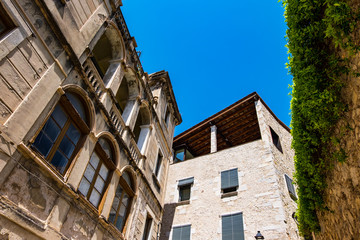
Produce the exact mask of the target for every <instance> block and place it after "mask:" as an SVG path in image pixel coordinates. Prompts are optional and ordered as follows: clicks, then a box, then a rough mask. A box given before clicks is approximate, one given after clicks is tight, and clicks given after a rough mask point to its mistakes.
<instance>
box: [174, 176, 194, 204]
mask: <svg viewBox="0 0 360 240" xmlns="http://www.w3.org/2000/svg"><path fill="white" fill-rule="evenodd" d="M193 183H194V178H193V177H191V178H186V179H182V180H180V181H179V184H178V187H179V202H182V201H187V200H190V195H191V186H192V184H193Z"/></svg>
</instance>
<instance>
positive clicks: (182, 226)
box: [171, 224, 191, 240]
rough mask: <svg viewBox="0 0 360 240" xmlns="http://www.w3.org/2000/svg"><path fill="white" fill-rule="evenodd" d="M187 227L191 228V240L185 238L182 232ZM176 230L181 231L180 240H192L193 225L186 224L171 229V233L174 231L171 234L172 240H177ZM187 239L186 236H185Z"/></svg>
mask: <svg viewBox="0 0 360 240" xmlns="http://www.w3.org/2000/svg"><path fill="white" fill-rule="evenodd" d="M186 227H189V234H190V235H189V238H183V237H182V231H183V229H184V228H186ZM175 229H180V231H181V232H180V240H190V239H191V224H185V225H181V226H173V227H172V229H171V231H172V234H171V239H172V240H175V239H174V233H175V231H174V230H175ZM185 237H186V236H185Z"/></svg>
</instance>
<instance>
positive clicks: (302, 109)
mask: <svg viewBox="0 0 360 240" xmlns="http://www.w3.org/2000/svg"><path fill="white" fill-rule="evenodd" d="M282 2H283V6H284V7H285V18H286V22H287V25H288V30H287V38H288V45H287V47H288V49H289V53H290V56H289V63H288V68H289V71H290V73H291V74H292V76H293V86H292V93H291V94H292V100H291V109H292V121H291V127H292V136H293V142H292V147H293V148H294V150H295V169H296V173H295V180H296V183H297V185H298V196H299V199H298V212H297V215H298V219H299V223H300V226H299V228H300V232H301V233H302V235H303V236H305V237H306V236H310V235H311V232H317V231H319V230H320V227H319V222H318V218H317V214H316V212H317V211H324V210H327V209H326V206H325V204H324V200H323V195H324V190H325V188H326V187H327V186H326V183H325V176H326V174H327V171H328V170H329V169H330V168H331V165H332V163H333V162H334V161H340V162H342V161H345V159H346V153H345V151H344V150H343V149H342V148H341V146H340V144H339V142H340V140H339V138H338V136H339V135H336V134H335V132H334V131H335V126H336V124H337V123H338V121H339V119H340V118H341V117H342V116H343V114H344V112H345V111H346V105H345V103H344V102H343V100H342V99H341V90H342V87H343V85H344V81H343V80H342V79H344V76H348V75H349V74H350V73H351V74H356V75H358V74H357V73H352V72H350V67H349V63H350V58H351V56H352V55H353V54H356V53H357V52H358V50H359V44H358V42H356V38H355V37H354V36H355V33H354V31H355V30H356V28H358V27H359V19H360V14H359V13H360V11H359V10H358V9H357V11H354V9H356V8H354V7H353V6H351V5H350V3H349V2H347V1H339V0H311V1H309V0H283V1H282Z"/></svg>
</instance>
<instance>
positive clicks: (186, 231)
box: [172, 225, 191, 240]
mask: <svg viewBox="0 0 360 240" xmlns="http://www.w3.org/2000/svg"><path fill="white" fill-rule="evenodd" d="M190 235H191V225H186V226H180V227H174V228H173V236H172V240H190Z"/></svg>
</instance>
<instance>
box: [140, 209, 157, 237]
mask: <svg viewBox="0 0 360 240" xmlns="http://www.w3.org/2000/svg"><path fill="white" fill-rule="evenodd" d="M148 220H149V222H148ZM153 223H154V219H153V218H152V216H151V215H149V214H148V215H147V216H146V220H145V226H144V231H143V236H142V238H141V239H142V240H149V239H151V231H152V228H153Z"/></svg>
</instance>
